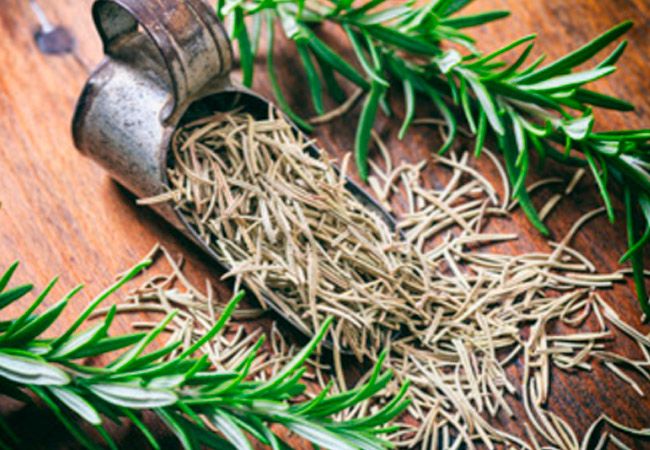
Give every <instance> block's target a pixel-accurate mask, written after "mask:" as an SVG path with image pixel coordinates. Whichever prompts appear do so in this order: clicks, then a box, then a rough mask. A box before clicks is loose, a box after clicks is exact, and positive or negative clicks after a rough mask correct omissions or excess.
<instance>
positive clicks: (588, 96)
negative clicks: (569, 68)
mask: <svg viewBox="0 0 650 450" xmlns="http://www.w3.org/2000/svg"><path fill="white" fill-rule="evenodd" d="M573 98H574V99H575V100H577V101H578V102H580V103H586V104H588V105H593V106H598V107H600V108H607V109H613V110H616V111H634V105H633V104H631V103H629V102H627V101H625V100H622V99H620V98H616V97H612V96H610V95H605V94H601V93H600V92H594V91H590V90H588V89H584V88H578V89H576V90H575V93H574V95H573Z"/></svg>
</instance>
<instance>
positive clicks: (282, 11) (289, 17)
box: [276, 4, 305, 41]
mask: <svg viewBox="0 0 650 450" xmlns="http://www.w3.org/2000/svg"><path fill="white" fill-rule="evenodd" d="M288 6H289V5H288V4H284V5H282V4H280V5H278V7H277V10H276V11H277V14H278V16H279V17H280V25H282V29H283V30H284V34H285V35H286V36H287V38H289V39H293V40H294V41H295V40H298V39H302V38H304V37H305V35H304V33H303V32H302V29H301V27H300V25H299V24H298V20H297V17H296V16H295V15H294V14H291V12H290V11H289V8H288Z"/></svg>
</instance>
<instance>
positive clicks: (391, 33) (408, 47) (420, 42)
mask: <svg viewBox="0 0 650 450" xmlns="http://www.w3.org/2000/svg"><path fill="white" fill-rule="evenodd" d="M366 30H367V31H368V33H370V35H371V36H372V37H374V38H375V39H377V40H379V41H381V42H384V43H385V44H387V45H390V46H393V47H396V48H398V49H401V50H404V51H407V52H410V53H415V54H417V55H427V56H437V55H439V54H440V53H442V52H441V50H440V48H439V47H438V46H436V45H432V44H430V43H429V42H428V41H426V40H424V39H419V38H415V37H412V36H409V35H408V34H402V33H400V32H398V31H396V30H393V29H392V28H388V27H384V26H381V25H372V26H368V27H366Z"/></svg>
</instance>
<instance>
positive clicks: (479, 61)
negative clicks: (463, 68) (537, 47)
mask: <svg viewBox="0 0 650 450" xmlns="http://www.w3.org/2000/svg"><path fill="white" fill-rule="evenodd" d="M536 37H537V35H536V34H529V35H528V36H524V37H522V38H519V39H517V40H516V41H513V42H511V43H510V44H508V45H505V46H503V47H501V48H500V49H498V50H495V51H493V52H492V53H488V54H487V55H485V56H483V57H481V58H479V59H477V60H476V61H474V62H472V63H471V64H468V65H467V67H469V68H476V67H480V66H482V65H484V64H485V63H487V62H489V61H492V60H493V59H494V58H496V57H498V56H501V55H503V54H504V53H507V52H509V51H510V50H512V49H514V48H517V47H519V46H520V45H521V44H525V43H526V42H529V41H532V40H533V39H535V38H536ZM531 45H532V44H531Z"/></svg>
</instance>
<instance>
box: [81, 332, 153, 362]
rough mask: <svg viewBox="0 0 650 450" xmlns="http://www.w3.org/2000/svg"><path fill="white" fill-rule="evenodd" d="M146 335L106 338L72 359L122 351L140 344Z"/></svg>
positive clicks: (136, 334)
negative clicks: (137, 343)
mask: <svg viewBox="0 0 650 450" xmlns="http://www.w3.org/2000/svg"><path fill="white" fill-rule="evenodd" d="M144 335H145V333H133V334H125V335H122V336H115V337H106V338H103V339H100V340H99V341H97V342H95V343H94V345H92V346H88V347H86V348H83V349H80V350H78V351H77V352H75V353H74V355H71V358H73V359H77V358H90V357H93V356H97V355H101V354H103V353H108V352H112V351H115V350H120V349H123V348H125V347H128V346H130V345H133V344H135V343H136V342H138V341H139V340H140V339H142V337H143V336H144Z"/></svg>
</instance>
